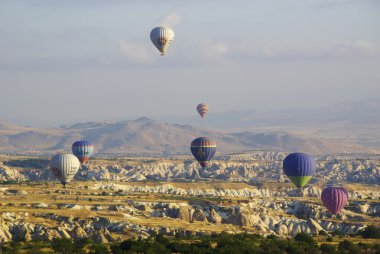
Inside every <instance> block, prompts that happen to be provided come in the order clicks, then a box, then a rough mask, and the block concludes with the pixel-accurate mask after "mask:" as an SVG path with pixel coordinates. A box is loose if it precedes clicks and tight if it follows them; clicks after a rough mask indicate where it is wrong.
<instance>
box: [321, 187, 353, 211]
mask: <svg viewBox="0 0 380 254" xmlns="http://www.w3.org/2000/svg"><path fill="white" fill-rule="evenodd" d="M321 199H322V202H323V204H324V205H325V207H326V208H327V209H328V210H329V211H330V213H332V214H334V215H336V214H338V213H339V212H340V210H342V209H343V208H344V207H345V206H346V204H347V201H348V193H347V191H346V189H345V188H343V187H339V186H329V187H326V188H325V189H323V191H322V194H321Z"/></svg>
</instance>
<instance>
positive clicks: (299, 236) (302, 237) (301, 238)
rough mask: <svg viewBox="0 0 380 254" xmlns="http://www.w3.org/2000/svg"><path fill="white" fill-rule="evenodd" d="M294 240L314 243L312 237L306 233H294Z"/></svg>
mask: <svg viewBox="0 0 380 254" xmlns="http://www.w3.org/2000/svg"><path fill="white" fill-rule="evenodd" d="M294 240H295V241H296V242H305V243H307V244H314V243H315V242H314V239H313V237H312V236H310V235H308V234H306V233H298V234H296V236H295V237H294Z"/></svg>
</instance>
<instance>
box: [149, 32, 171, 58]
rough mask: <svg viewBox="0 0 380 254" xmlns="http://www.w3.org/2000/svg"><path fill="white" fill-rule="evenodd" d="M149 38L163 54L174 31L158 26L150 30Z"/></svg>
mask: <svg viewBox="0 0 380 254" xmlns="http://www.w3.org/2000/svg"><path fill="white" fill-rule="evenodd" d="M150 39H151V41H152V42H153V44H154V46H156V48H157V49H158V50H159V51H160V52H161V55H162V56H163V55H165V53H166V51H167V49H168V48H169V46H170V44H171V43H172V42H173V40H174V32H173V30H172V29H171V28H169V27H164V26H159V27H156V28H154V29H153V30H152V31H151V32H150Z"/></svg>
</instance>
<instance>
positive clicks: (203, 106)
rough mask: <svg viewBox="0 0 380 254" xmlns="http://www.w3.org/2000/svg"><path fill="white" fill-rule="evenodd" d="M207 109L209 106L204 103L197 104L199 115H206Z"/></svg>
mask: <svg viewBox="0 0 380 254" xmlns="http://www.w3.org/2000/svg"><path fill="white" fill-rule="evenodd" d="M208 110H209V108H208V105H207V104H206V103H200V104H198V105H197V111H198V113H199V114H200V115H201V117H202V118H204V117H205V116H206V114H207V113H208Z"/></svg>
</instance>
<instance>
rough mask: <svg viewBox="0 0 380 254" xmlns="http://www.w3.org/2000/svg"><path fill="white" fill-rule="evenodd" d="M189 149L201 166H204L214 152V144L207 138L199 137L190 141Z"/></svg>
mask: <svg viewBox="0 0 380 254" xmlns="http://www.w3.org/2000/svg"><path fill="white" fill-rule="evenodd" d="M190 150H191V153H192V154H193V155H194V157H195V159H196V160H197V161H198V162H199V164H201V166H202V168H205V167H207V166H208V164H209V162H210V160H211V159H212V157H213V156H214V154H215V152H216V144H215V142H214V141H212V140H211V139H209V138H206V137H200V138H196V139H194V140H193V142H191V146H190Z"/></svg>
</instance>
